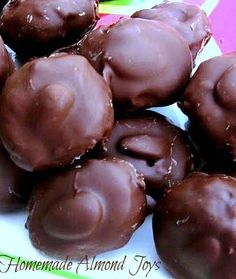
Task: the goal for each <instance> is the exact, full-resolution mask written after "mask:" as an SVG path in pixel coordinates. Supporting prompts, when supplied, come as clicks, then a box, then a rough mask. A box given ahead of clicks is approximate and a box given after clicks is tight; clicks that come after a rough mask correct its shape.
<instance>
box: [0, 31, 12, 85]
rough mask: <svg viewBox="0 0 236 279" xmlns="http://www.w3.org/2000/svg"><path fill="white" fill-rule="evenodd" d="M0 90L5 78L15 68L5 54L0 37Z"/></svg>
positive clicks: (7, 54)
mask: <svg viewBox="0 0 236 279" xmlns="http://www.w3.org/2000/svg"><path fill="white" fill-rule="evenodd" d="M0 59H1V63H0V90H2V87H3V86H4V84H5V81H6V80H7V78H8V77H9V76H10V75H11V74H12V73H13V71H14V69H15V66H14V63H13V61H12V59H11V57H10V55H9V53H8V52H7V50H6V48H5V46H4V42H3V40H2V38H1V36H0Z"/></svg>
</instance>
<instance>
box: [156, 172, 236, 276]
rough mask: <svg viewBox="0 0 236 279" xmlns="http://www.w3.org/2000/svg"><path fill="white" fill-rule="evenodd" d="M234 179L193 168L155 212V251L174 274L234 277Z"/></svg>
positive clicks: (235, 236)
mask: <svg viewBox="0 0 236 279" xmlns="http://www.w3.org/2000/svg"><path fill="white" fill-rule="evenodd" d="M235 206H236V179H234V178H232V177H229V176H225V175H207V174H204V173H193V174H191V175H189V176H188V177H187V178H185V179H184V181H183V182H182V183H179V184H178V185H176V187H172V188H171V189H169V190H168V191H167V193H166V195H165V196H164V197H163V199H162V200H161V201H159V203H158V205H157V207H156V209H155V212H154V215H153V234H154V240H155V244H156V249H157V252H158V254H159V256H160V258H161V260H162V261H163V263H164V264H165V265H166V267H167V269H168V270H169V271H170V272H171V273H172V274H173V275H174V277H175V278H194V279H203V278H204V279H222V278H236V266H235V262H236V226H235V217H236V207H235Z"/></svg>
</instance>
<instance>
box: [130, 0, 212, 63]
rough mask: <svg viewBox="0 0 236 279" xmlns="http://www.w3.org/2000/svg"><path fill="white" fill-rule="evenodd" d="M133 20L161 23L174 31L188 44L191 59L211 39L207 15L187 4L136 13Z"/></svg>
mask: <svg viewBox="0 0 236 279" xmlns="http://www.w3.org/2000/svg"><path fill="white" fill-rule="evenodd" d="M132 17H133V18H144V19H150V20H158V21H162V22H164V23H166V24H168V25H170V26H171V27H173V28H174V29H175V30H176V31H178V32H179V34H180V35H181V36H183V38H184V39H185V40H186V41H187V43H188V44H189V48H190V50H191V53H192V56H193V59H195V58H196V56H197V54H198V52H199V51H201V50H202V48H203V47H204V46H205V45H206V44H207V42H208V41H209V39H210V38H211V34H212V31H211V26H210V22H209V20H208V18H207V15H206V14H205V13H204V12H203V11H202V10H200V8H199V7H198V6H196V5H190V4H187V3H177V2H176V3H175V2H174V3H164V4H160V5H156V6H154V7H153V8H152V9H145V10H141V11H138V12H136V13H134V14H133V15H132Z"/></svg>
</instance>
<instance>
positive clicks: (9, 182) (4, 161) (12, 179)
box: [0, 146, 32, 212]
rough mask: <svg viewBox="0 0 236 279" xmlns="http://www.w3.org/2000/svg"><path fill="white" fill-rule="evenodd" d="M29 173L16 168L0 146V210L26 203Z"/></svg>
mask: <svg viewBox="0 0 236 279" xmlns="http://www.w3.org/2000/svg"><path fill="white" fill-rule="evenodd" d="M28 182H29V174H27V173H26V172H25V171H23V170H21V169H20V168H18V167H17V166H16V165H15V164H14V163H13V162H12V161H11V159H10V157H9V155H8V153H7V152H6V151H5V150H4V148H3V147H2V146H1V147H0V212H11V211H14V210H16V209H19V208H21V207H22V206H23V205H24V203H26V201H27V199H28V197H29V194H30V192H31V188H32V187H31V185H29V183H28Z"/></svg>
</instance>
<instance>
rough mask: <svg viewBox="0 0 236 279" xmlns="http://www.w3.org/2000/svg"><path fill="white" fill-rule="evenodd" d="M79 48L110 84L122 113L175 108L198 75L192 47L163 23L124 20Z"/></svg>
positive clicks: (93, 34) (98, 32) (97, 32)
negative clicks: (194, 66)
mask: <svg viewBox="0 0 236 279" xmlns="http://www.w3.org/2000/svg"><path fill="white" fill-rule="evenodd" d="M78 48H79V53H80V54H81V55H84V56H85V57H86V58H87V59H88V60H89V61H90V63H91V64H92V65H93V66H94V67H95V68H96V70H97V71H98V72H99V73H100V74H102V75H103V77H104V79H105V80H106V81H107V82H108V84H109V85H110V87H111V90H112V94H113V100H114V104H115V105H116V106H117V107H119V109H120V110H126V109H128V110H137V109H140V108H145V107H152V106H155V105H157V106H160V105H167V104H170V103H174V102H175V101H176V100H177V99H178V97H179V95H180V94H181V93H182V89H183V87H184V86H185V85H186V82H187V81H188V79H189V77H190V72H191V70H192V58H191V53H190V51H189V48H188V45H187V43H186V42H185V40H184V39H183V38H182V37H181V36H180V35H179V34H178V33H177V32H176V31H175V30H174V29H172V28H171V27H169V26H167V25H165V24H163V23H161V22H155V21H150V20H144V19H121V20H120V21H119V22H118V23H116V24H114V25H111V26H110V27H109V28H107V27H100V28H99V29H97V30H95V31H93V32H91V33H89V34H88V35H87V36H86V37H85V38H84V39H83V40H82V41H81V42H80V44H79V45H78Z"/></svg>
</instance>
